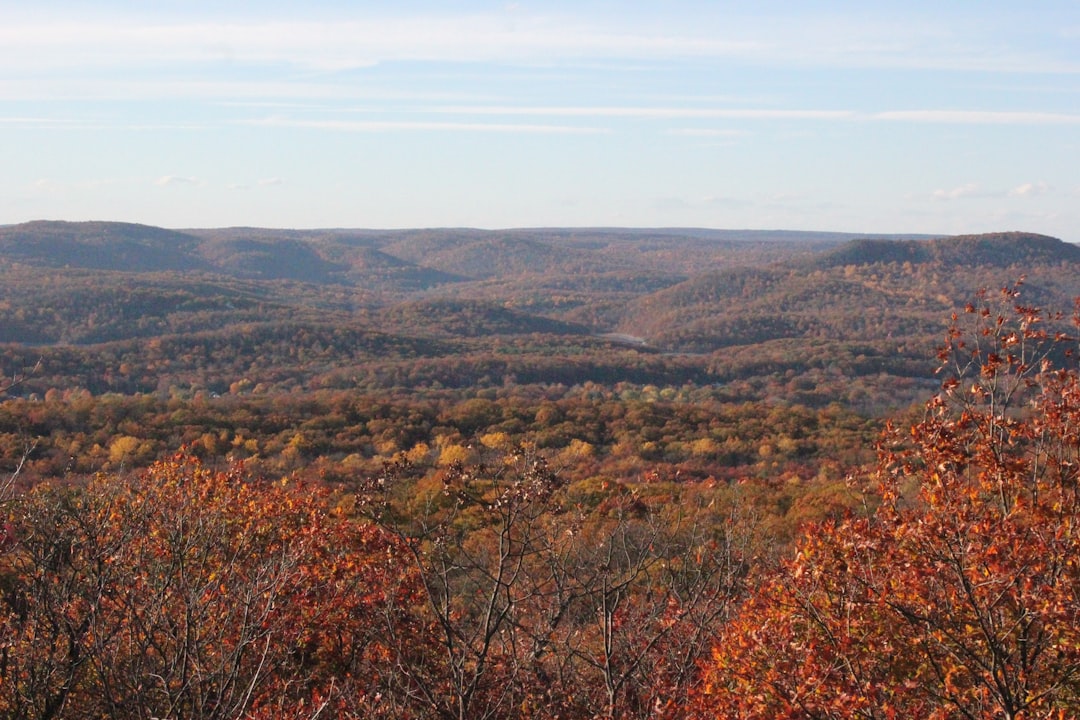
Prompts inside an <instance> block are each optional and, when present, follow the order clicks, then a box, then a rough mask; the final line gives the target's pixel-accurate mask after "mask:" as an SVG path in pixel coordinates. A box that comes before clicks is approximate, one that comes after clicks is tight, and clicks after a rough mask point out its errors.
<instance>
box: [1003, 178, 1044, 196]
mask: <svg viewBox="0 0 1080 720" xmlns="http://www.w3.org/2000/svg"><path fill="white" fill-rule="evenodd" d="M1049 192H1050V186H1049V185H1048V184H1046V183H1045V182H1042V181H1039V182H1034V183H1030V182H1029V183H1024V184H1023V185H1017V186H1016V187H1014V188H1013V189H1012V190H1010V191H1009V195H1010V196H1011V197H1034V196H1036V195H1046V194H1047V193H1049Z"/></svg>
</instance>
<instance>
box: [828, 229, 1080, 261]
mask: <svg viewBox="0 0 1080 720" xmlns="http://www.w3.org/2000/svg"><path fill="white" fill-rule="evenodd" d="M904 262H910V263H912V264H924V263H940V264H942V265H952V266H962V267H976V266H991V267H1002V268H1006V267H1010V266H1012V265H1029V264H1033V263H1039V264H1046V263H1059V262H1080V247H1077V246H1076V245H1071V244H1069V243H1066V242H1064V241H1062V240H1059V239H1057V238H1054V237H1050V236H1048V235H1039V234H1037V233H1028V232H999V233H985V234H981V235H954V236H949V237H941V238H934V239H931V240H881V239H877V238H860V239H857V240H852V241H851V242H848V243H845V244H844V245H841V246H840V247H838V248H836V249H835V250H831V251H828V252H826V253H823V254H822V255H821V256H820V257H818V258H815V259H813V260H812V261H811V263H810V264H811V265H812V266H814V267H817V268H823V269H824V268H834V267H841V266H844V265H871V264H874V263H904Z"/></svg>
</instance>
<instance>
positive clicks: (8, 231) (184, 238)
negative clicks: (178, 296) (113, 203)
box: [0, 220, 207, 272]
mask: <svg viewBox="0 0 1080 720" xmlns="http://www.w3.org/2000/svg"><path fill="white" fill-rule="evenodd" d="M198 245H199V240H198V238H195V237H193V236H191V235H188V234H186V233H182V232H177V231H175V230H165V229H164V228H159V227H154V226H151V225H138V224H135V223H120V222H62V221H54V220H37V221H34V222H28V223H23V224H21V225H9V226H7V227H0V256H2V257H4V258H6V259H8V260H12V261H14V262H22V263H26V264H28V265H39V266H45V267H68V266H70V267H78V268H87V269H92V270H120V271H128V272H154V271H163V270H174V271H175V270H180V271H186V270H203V269H206V268H207V263H206V262H205V261H204V260H203V259H202V258H200V257H199V256H198V255H197V248H198Z"/></svg>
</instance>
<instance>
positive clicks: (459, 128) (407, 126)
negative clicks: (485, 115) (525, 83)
mask: <svg viewBox="0 0 1080 720" xmlns="http://www.w3.org/2000/svg"><path fill="white" fill-rule="evenodd" d="M240 124H243V125H257V126H261V127H292V128H310V129H314V130H339V131H343V132H394V131H410V130H411V131H446V132H491V133H527V134H553V135H597V134H603V133H607V132H609V131H608V130H607V129H606V128H593V127H580V126H577V127H575V126H569V125H535V124H515V123H452V122H414V121H399V120H385V121H384V120H294V119H288V118H266V119H262V120H245V121H242V122H241V123H240Z"/></svg>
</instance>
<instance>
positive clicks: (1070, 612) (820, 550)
mask: <svg viewBox="0 0 1080 720" xmlns="http://www.w3.org/2000/svg"><path fill="white" fill-rule="evenodd" d="M1017 297H1018V294H1017V292H1016V291H1015V290H1013V289H1010V290H1006V291H1004V292H1003V293H1002V297H1001V298H1000V301H998V300H995V299H993V298H990V297H987V296H985V295H984V296H981V297H980V304H979V305H978V306H974V305H973V306H969V307H968V309H967V312H966V313H964V314H963V315H961V316H960V317H954V324H953V327H952V328H951V330H950V333H949V344H948V346H947V347H946V348H945V349H944V350H943V351H942V353H941V356H940V358H941V360H942V373H943V374H944V381H943V391H942V393H941V394H940V395H939V396H938V397H936V398H935V399H934V400H933V401H931V402H930V403H929V405H928V407H927V412H926V416H925V418H924V419H923V420H922V421H921V422H919V423H918V424H916V425H915V426H914V427H913V428H911V430H910V434H904V433H899V432H898V433H895V434H894V435H893V436H891V437H890V439H889V441H888V442H887V443H886V444H885V445H884V446H883V447H882V452H881V460H880V467H879V470H878V476H877V479H878V480H879V482H880V485H881V493H880V495H881V497H880V505H879V506H878V507H877V508H876V510H874V511H873V512H872V513H870V514H869V515H868V516H866V517H850V518H848V519H846V520H842V521H839V522H835V523H827V524H824V525H821V526H817V527H813V528H810V529H808V531H807V532H806V533H805V536H804V537H803V539H802V540H801V541H800V543H799V546H798V552H797V554H796V555H795V557H794V558H793V559H791V560H790V561H789V562H787V563H785V564H784V566H783V568H782V569H781V570H780V571H779V572H778V573H776V574H774V575H772V576H769V577H763V578H762V579H761V584H760V586H759V588H758V589H757V591H756V592H755V593H754V595H753V597H752V598H751V599H750V600H749V601H748V602H747V604H746V605H745V606H744V607H743V609H742V612H741V614H740V615H739V617H738V618H737V619H736V620H734V621H733V622H732V623H731V624H730V625H729V627H728V628H727V629H726V631H725V632H724V635H723V638H722V641H721V642H720V643H719V644H718V645H717V647H716V649H715V652H714V656H713V659H712V661H711V662H710V663H708V664H707V666H706V669H705V673H706V677H705V684H704V686H703V687H704V691H703V692H702V693H701V694H700V695H699V696H698V697H697V698H696V699H695V703H694V707H693V711H694V714H695V716H696V717H701V718H706V717H715V718H770V719H771V718H883V719H884V718H889V719H891V718H970V719H972V720H974V719H983V718H986V719H987V720H989V719H990V718H1017V719H1018V718H1065V717H1075V716H1076V714H1077V712H1078V711H1080V623H1078V613H1080V597H1078V595H1077V593H1078V591H1080V527H1078V522H1080V462H1078V461H1080V435H1078V427H1080V377H1078V373H1077V370H1076V359H1075V357H1074V356H1073V355H1072V353H1071V351H1070V346H1071V345H1072V344H1073V342H1074V341H1072V340H1070V339H1068V338H1067V337H1066V336H1065V335H1064V334H1061V333H1058V332H1055V331H1054V330H1052V329H1050V326H1049V321H1050V320H1052V318H1048V317H1047V316H1046V315H1045V314H1043V313H1041V312H1039V311H1037V310H1034V309H1031V308H1027V307H1023V306H1020V305H1018V304H1017V302H1018V301H1017Z"/></svg>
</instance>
